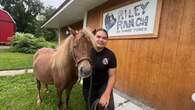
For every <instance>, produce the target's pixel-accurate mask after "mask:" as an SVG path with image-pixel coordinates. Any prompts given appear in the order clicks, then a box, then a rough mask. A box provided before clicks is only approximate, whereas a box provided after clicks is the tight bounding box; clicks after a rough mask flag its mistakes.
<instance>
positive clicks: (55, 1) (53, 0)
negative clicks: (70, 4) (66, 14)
mask: <svg viewBox="0 0 195 110" xmlns="http://www.w3.org/2000/svg"><path fill="white" fill-rule="evenodd" d="M64 1H65V0H41V2H42V3H43V5H44V6H53V7H55V8H58V7H59V6H60V5H61V4H62V3H63V2H64Z"/></svg>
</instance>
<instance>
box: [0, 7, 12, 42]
mask: <svg viewBox="0 0 195 110" xmlns="http://www.w3.org/2000/svg"><path fill="white" fill-rule="evenodd" d="M15 31H16V25H15V21H14V20H13V18H12V17H11V16H10V14H9V13H8V12H7V11H5V10H2V9H0V44H9V43H10V40H11V37H12V35H13V34H14V33H15Z"/></svg>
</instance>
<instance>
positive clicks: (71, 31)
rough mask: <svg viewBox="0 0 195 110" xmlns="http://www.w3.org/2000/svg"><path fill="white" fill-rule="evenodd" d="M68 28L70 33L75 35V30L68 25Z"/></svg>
mask: <svg viewBox="0 0 195 110" xmlns="http://www.w3.org/2000/svg"><path fill="white" fill-rule="evenodd" d="M68 30H69V31H70V34H72V35H73V36H75V35H76V31H75V30H73V29H72V28H71V27H68Z"/></svg>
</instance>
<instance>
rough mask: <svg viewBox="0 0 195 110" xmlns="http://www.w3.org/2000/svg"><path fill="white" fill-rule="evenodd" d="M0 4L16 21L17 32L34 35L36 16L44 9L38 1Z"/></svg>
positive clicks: (15, 0)
mask: <svg viewBox="0 0 195 110" xmlns="http://www.w3.org/2000/svg"><path fill="white" fill-rule="evenodd" d="M0 3H1V6H2V7H3V9H4V10H6V11H8V12H9V13H10V14H11V16H12V17H13V19H14V20H15V21H16V27H17V29H16V30H17V32H25V33H33V34H35V30H36V28H37V27H36V25H35V24H36V23H37V22H38V21H37V19H36V16H37V15H38V14H39V13H40V12H41V10H43V9H44V7H43V4H42V3H41V2H40V1H39V0H0Z"/></svg>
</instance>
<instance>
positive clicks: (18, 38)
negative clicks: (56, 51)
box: [11, 33, 55, 53]
mask: <svg viewBox="0 0 195 110" xmlns="http://www.w3.org/2000/svg"><path fill="white" fill-rule="evenodd" d="M11 46H12V50H13V51H17V52H22V53H35V52H36V51H37V49H39V48H42V47H49V48H55V44H54V43H50V42H48V41H46V40H45V39H44V38H43V37H38V38H36V37H34V35H32V34H24V33H16V34H15V36H14V37H13V39H12V41H11Z"/></svg>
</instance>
